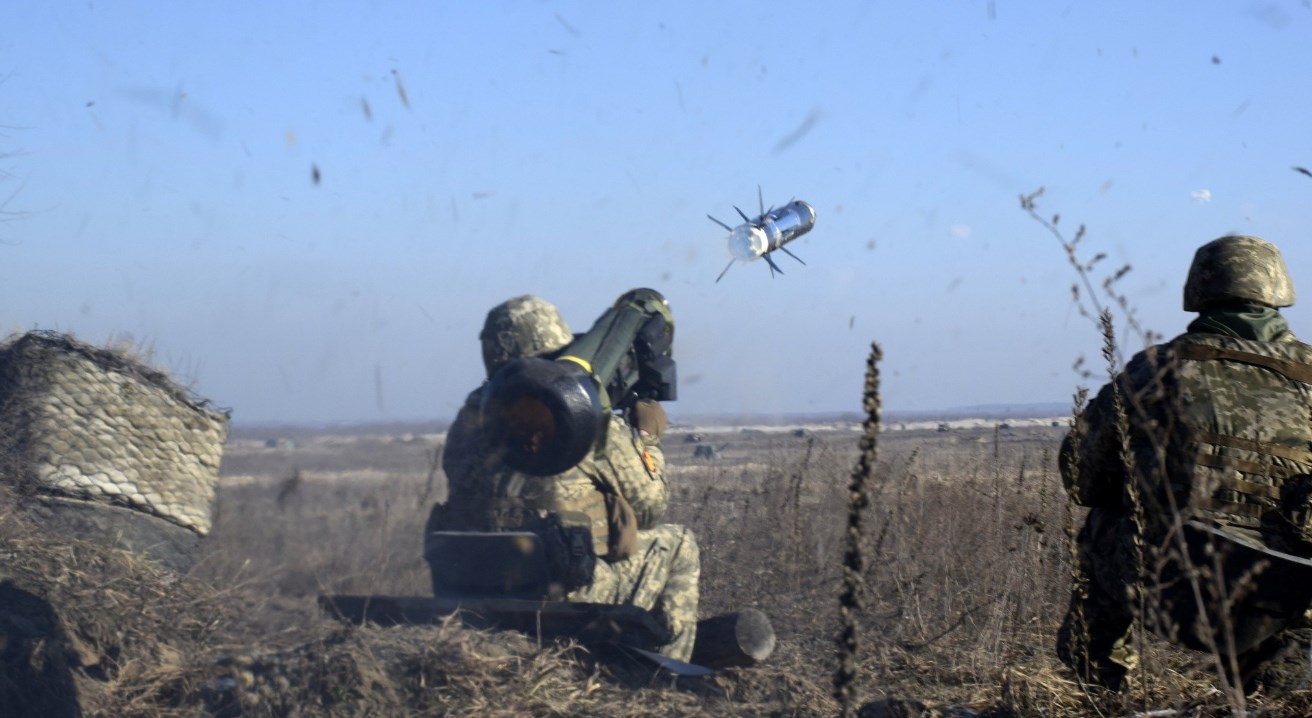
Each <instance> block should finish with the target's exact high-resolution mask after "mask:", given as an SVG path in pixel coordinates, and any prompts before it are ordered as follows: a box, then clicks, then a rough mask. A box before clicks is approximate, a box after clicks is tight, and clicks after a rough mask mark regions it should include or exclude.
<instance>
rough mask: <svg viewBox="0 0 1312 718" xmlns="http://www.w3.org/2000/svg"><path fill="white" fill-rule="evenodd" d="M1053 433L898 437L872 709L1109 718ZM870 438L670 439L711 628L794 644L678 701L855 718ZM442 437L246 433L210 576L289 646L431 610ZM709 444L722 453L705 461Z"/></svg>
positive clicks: (870, 516)
mask: <svg viewBox="0 0 1312 718" xmlns="http://www.w3.org/2000/svg"><path fill="white" fill-rule="evenodd" d="M1052 423H1053V422H1052V421H1048V420H1044V421H1027V422H1019V421H1012V422H1011V423H1010V424H1008V423H1005V422H997V423H995V422H988V421H985V422H956V425H958V426H960V427H961V428H953V429H951V430H949V431H938V430H935V429H934V428H926V427H929V426H932V425H929V424H903V423H898V422H891V423H890V427H889V429H888V430H886V431H885V432H884V433H883V434H882V435H881V437H880V448H881V461H880V463H879V466H878V469H877V471H876V472H875V476H874V477H872V480H873V487H872V493H873V496H872V499H873V501H872V505H871V508H870V509H868V512H867V521H866V526H867V527H868V530H867V532H866V536H865V537H864V540H865V542H866V546H865V551H866V556H867V571H866V575H865V586H864V594H863V602H864V606H865V610H864V611H863V615H862V617H861V636H862V650H861V655H860V669H861V670H860V673H859V678H858V685H857V686H856V691H857V695H858V696H859V697H860V699H861V700H862V701H863V702H866V701H877V700H881V699H886V698H890V697H895V698H899V699H906V700H917V701H921V702H923V703H925V704H927V705H929V706H938V707H940V708H945V709H951V710H959V711H961V712H962V713H963V714H969V713H980V712H987V713H992V714H1014V715H1054V714H1070V715H1084V714H1090V715H1093V714H1097V712H1098V711H1099V710H1103V709H1105V705H1104V704H1105V703H1108V700H1107V699H1106V698H1105V697H1096V696H1095V697H1092V698H1091V697H1089V696H1086V695H1085V694H1084V693H1083V692H1081V691H1080V690H1079V689H1078V688H1077V687H1076V686H1075V685H1073V684H1071V683H1070V682H1069V681H1068V680H1067V677H1066V675H1065V673H1064V671H1063V670H1062V669H1061V668H1060V665H1059V664H1058V662H1057V661H1056V658H1055V656H1054V654H1053V648H1052V646H1053V636H1054V635H1055V630H1056V627H1057V625H1058V624H1059V622H1060V620H1061V616H1062V612H1063V610H1064V608H1065V603H1066V597H1067V591H1068V590H1069V581H1070V578H1069V555H1070V549H1069V541H1068V535H1069V531H1070V527H1071V526H1072V525H1073V522H1075V521H1077V520H1078V517H1077V516H1075V515H1073V514H1072V512H1071V510H1070V509H1069V508H1068V506H1067V502H1066V500H1065V496H1064V494H1063V492H1062V489H1061V483H1060V479H1059V477H1058V476H1057V474H1056V468H1055V467H1056V460H1055V454H1056V449H1057V446H1058V444H1059V442H1060V438H1061V436H1062V434H1063V433H1064V431H1065V428H1064V422H1057V423H1058V424H1059V425H1058V426H1056V427H1054V426H1052ZM858 429H859V427H857V426H856V425H843V424H820V425H812V426H807V427H806V428H795V427H752V428H728V427H713V426H711V427H705V426H703V427H677V426H676V427H675V428H673V429H672V430H671V431H670V433H669V435H668V436H667V438H666V441H665V450H666V452H667V455H668V459H669V466H670V470H671V472H672V484H673V486H674V491H675V496H676V501H675V502H673V507H672V509H671V514H670V516H668V517H667V518H668V520H670V521H673V522H678V523H683V524H686V525H688V526H690V527H692V528H693V530H694V531H695V532H696V533H697V536H698V538H699V541H700V543H701V545H702V561H703V569H702V571H703V573H702V606H703V613H704V615H711V614H714V613H718V612H723V611H730V610H734V609H736V608H741V607H744V606H754V607H757V608H760V609H761V610H763V611H765V612H766V613H767V614H768V615H769V616H771V618H772V619H773V621H774V623H775V626H776V629H777V630H778V632H779V637H780V644H779V648H778V650H777V651H776V654H775V656H774V658H773V659H772V660H771V661H770V664H769V665H768V666H767V667H764V668H758V669H754V670H753V671H741V672H740V674H739V675H735V676H734V677H733V678H732V679H725V680H721V681H720V682H719V683H717V684H716V687H715V690H712V691H710V694H713V696H714V697H707V695H706V693H707V691H706V687H704V686H703V687H702V688H701V689H694V690H691V691H690V690H689V689H688V687H687V686H684V687H683V688H670V689H667V690H663V691H662V692H661V693H659V695H661V696H664V697H666V698H671V699H672V697H675V696H677V697H678V698H679V699H680V700H686V699H688V697H689V696H696V697H697V701H698V702H699V703H698V705H701V706H702V707H703V708H705V709H706V710H708V711H710V712H712V713H721V712H724V711H725V710H726V709H730V708H731V707H732V706H733V705H734V701H735V694H742V697H743V698H744V700H746V701H747V703H745V704H743V706H742V707H743V708H744V709H745V710H746V712H744V713H743V714H744V715H750V714H753V712H754V711H757V710H766V711H768V712H770V713H773V714H778V715H829V714H832V713H833V712H834V711H835V710H836V706H835V704H834V702H833V701H832V699H831V698H830V693H831V690H832V689H831V685H830V683H831V680H832V679H831V676H832V674H833V670H834V661H835V655H836V649H835V642H834V638H835V635H836V632H837V630H838V624H837V606H838V604H837V595H838V591H839V582H840V558H841V555H842V550H843V527H844V520H845V515H846V510H847V484H848V477H849V475H850V473H851V470H852V466H853V462H854V461H855V459H856V445H857V439H858V436H859V435H858ZM441 439H442V435H441V434H440V433H439V432H436V431H435V430H434V431H431V432H429V433H424V432H423V431H415V432H400V433H398V432H390V433H380V434H374V435H364V434H361V435H349V434H345V433H337V434H336V435H322V436H314V435H300V436H296V437H292V438H291V439H288V438H287V437H283V436H279V435H278V433H277V432H275V431H269V432H263V433H261V432H258V431H253V432H242V433H239V434H238V435H237V436H236V437H235V438H233V439H232V440H231V441H230V444H229V446H228V451H227V454H226V456H225V461H224V466H223V482H222V489H221V492H220V497H219V515H218V520H217V523H216V527H215V531H214V533H213V535H212V537H211V540H210V544H209V548H208V551H207V556H206V559H205V561H204V563H203V565H202V567H201V568H200V569H199V570H198V575H199V576H200V577H201V578H203V579H205V580H206V581H208V582H210V583H212V584H215V585H240V586H242V587H243V591H245V592H253V593H255V594H259V595H263V596H266V597H267V601H266V602H265V604H264V605H265V606H266V611H265V612H264V613H265V615H264V616H263V617H262V618H261V619H260V620H261V621H265V622H267V628H268V629H269V630H277V629H279V628H284V627H286V626H287V625H288V624H289V622H293V623H294V622H295V621H298V620H299V621H304V620H308V619H309V617H310V616H311V614H313V611H314V609H313V601H314V598H315V596H316V595H318V594H319V593H336V592H340V593H383V594H400V595H425V594H426V593H427V590H428V576H427V568H426V566H425V565H424V563H423V562H422V560H421V559H420V544H421V539H420V536H421V530H422V526H423V522H424V519H425V518H426V516H427V512H428V509H429V507H430V505H431V504H432V502H433V501H436V500H440V499H441V498H442V497H443V492H444V486H443V478H442V475H441V473H440V471H433V470H432V466H433V461H434V457H435V456H439V455H440V451H441ZM707 445H709V446H714V447H715V448H716V449H717V450H718V453H719V456H718V457H715V458H697V457H695V456H694V453H695V449H696V447H698V446H707ZM1149 657H1150V661H1149V662H1148V663H1149V664H1150V669H1149V671H1148V674H1149V675H1150V676H1151V677H1150V678H1149V680H1147V681H1146V682H1145V683H1144V685H1143V686H1142V687H1141V690H1140V691H1139V693H1138V694H1136V695H1135V696H1132V697H1131V698H1130V699H1129V701H1130V702H1131V703H1134V702H1135V701H1137V702H1138V703H1139V704H1140V708H1141V709H1156V708H1164V707H1173V706H1175V707H1180V706H1183V705H1184V704H1186V703H1189V702H1190V701H1195V702H1196V701H1202V702H1203V703H1206V701H1207V696H1206V693H1207V688H1206V682H1205V681H1206V677H1205V673H1204V671H1205V665H1204V664H1203V662H1202V661H1201V660H1198V661H1195V660H1193V658H1192V657H1191V656H1188V655H1185V654H1183V653H1178V652H1173V651H1171V650H1169V649H1165V648H1162V647H1157V648H1156V649H1151V648H1150V653H1149ZM1151 666H1155V667H1157V671H1156V673H1155V674H1154V673H1153V670H1152V668H1151ZM749 674H750V675H749ZM600 675H601V676H602V680H605V671H604V670H603V671H602V673H601V674H600ZM615 680H619V679H615ZM1195 688H1196V689H1198V693H1197V695H1195V694H1192V693H1191V692H1190V691H1191V690H1193V689H1195ZM661 700H665V698H662V699H661ZM706 701H712V702H713V703H714V704H715V706H714V707H713V706H712V705H711V704H708V703H706ZM677 702H678V701H676V703H677ZM1113 703H1114V701H1113ZM1219 705H1224V702H1223V701H1221V702H1220V703H1219ZM952 707H955V708H952ZM1127 707H1128V706H1127ZM669 708H670V709H673V708H674V705H671V706H669ZM615 710H617V711H619V710H621V708H620V707H618V706H616V707H615ZM565 713H566V714H568V713H569V711H568V710H567V711H565ZM617 714H622V713H617Z"/></svg>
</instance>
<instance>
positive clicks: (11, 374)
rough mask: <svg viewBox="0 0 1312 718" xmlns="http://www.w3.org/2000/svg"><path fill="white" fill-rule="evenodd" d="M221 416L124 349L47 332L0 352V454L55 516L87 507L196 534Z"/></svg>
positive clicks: (206, 503)
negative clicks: (126, 512) (140, 516)
mask: <svg viewBox="0 0 1312 718" xmlns="http://www.w3.org/2000/svg"><path fill="white" fill-rule="evenodd" d="M228 418H229V412H228V411H226V410H220V409H217V408H215V407H212V406H211V405H210V404H209V402H208V401H206V400H203V399H201V398H199V397H197V396H195V395H194V394H192V393H191V392H190V391H188V390H187V389H185V388H184V387H181V386H179V385H178V384H176V383H175V382H173V381H172V380H171V379H170V378H169V377H168V376H167V375H165V374H164V373H163V372H160V371H157V370H155V369H151V368H150V367H148V366H146V365H145V364H144V363H142V362H140V361H137V360H136V359H134V358H132V357H131V356H129V355H128V354H127V353H126V352H123V351H116V350H112V349H100V348H96V347H92V346H89V345H87V344H84V343H82V342H80V341H77V340H76V339H74V338H72V337H70V336H68V335H65V334H59V333H54V332H45V331H34V332H28V333H26V334H23V335H21V336H18V337H16V338H13V339H11V340H9V341H7V342H6V343H5V344H3V345H0V456H6V457H7V460H8V461H9V463H10V465H11V466H14V467H15V468H16V469H17V471H16V473H17V474H18V476H17V478H18V480H19V481H20V483H21V484H22V488H23V489H25V490H26V491H28V492H30V493H33V494H36V495H38V496H41V497H48V498H49V499H50V500H51V501H55V502H59V501H62V502H63V503H64V504H65V506H63V507H62V508H61V513H65V514H67V513H69V508H70V507H72V510H74V511H76V510H77V508H76V507H77V504H78V503H79V502H81V503H86V502H93V503H94V504H96V505H97V506H104V505H109V506H117V507H123V508H126V509H133V510H135V511H137V512H143V513H145V514H149V515H151V516H154V517H157V518H159V519H162V520H163V521H166V522H168V523H170V524H173V525H176V526H178V527H182V528H184V529H186V530H187V531H189V532H191V533H192V534H194V535H195V536H204V535H205V534H206V533H208V532H209V530H210V524H211V519H212V516H211V512H212V510H213V509H212V507H213V504H214V497H215V492H216V490H217V484H218V475H219V462H220V460H221V458H222V455H223V444H224V441H225V440H226V439H227V434H228ZM51 505H54V504H51V503H50V502H49V501H48V502H47V506H51ZM82 513H83V514H86V512H82ZM81 521H82V523H85V522H86V521H85V520H81ZM92 521H93V522H95V521H99V519H98V518H97V519H92ZM102 523H103V522H102Z"/></svg>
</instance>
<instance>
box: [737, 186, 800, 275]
mask: <svg viewBox="0 0 1312 718" xmlns="http://www.w3.org/2000/svg"><path fill="white" fill-rule="evenodd" d="M814 226H815V208H814V207H812V206H811V205H809V204H807V203H806V202H803V201H802V200H794V201H792V202H789V203H788V204H786V205H784V206H782V207H780V208H778V209H772V210H770V211H769V212H766V213H764V214H762V215H761V216H759V217H757V218H756V219H754V220H752V221H750V222H744V223H743V224H740V225H738V226H737V227H735V228H734V229H733V231H731V232H730V233H729V254H730V255H731V256H732V257H733V258H734V259H736V260H738V261H740V262H750V261H752V260H755V259H760V258H761V257H764V256H765V255H766V254H769V253H770V252H773V251H775V250H776V249H781V248H782V247H783V246H784V245H785V244H788V243H789V242H791V241H793V240H794V239H797V238H798V237H800V236H802V235H804V234H806V233H807V232H810V231H811V228H812V227H814Z"/></svg>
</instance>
